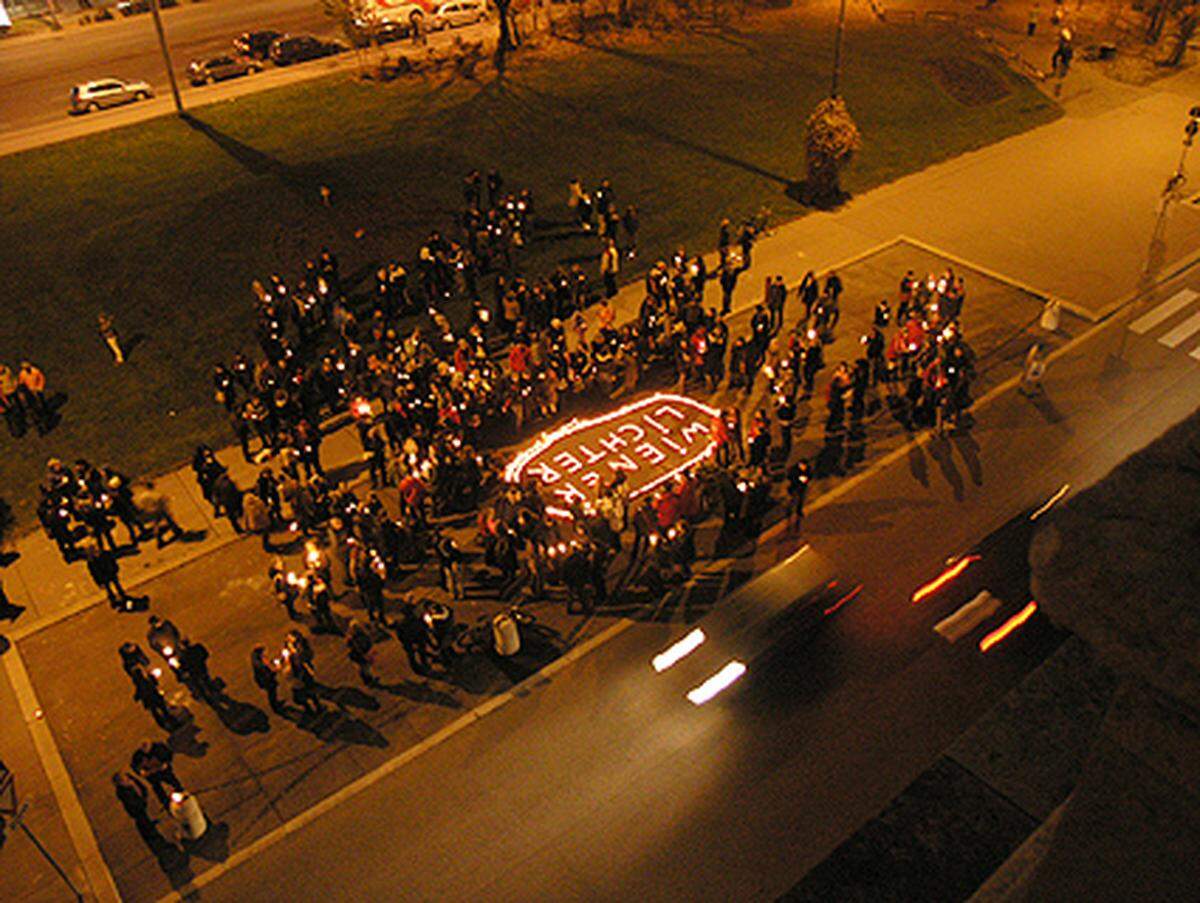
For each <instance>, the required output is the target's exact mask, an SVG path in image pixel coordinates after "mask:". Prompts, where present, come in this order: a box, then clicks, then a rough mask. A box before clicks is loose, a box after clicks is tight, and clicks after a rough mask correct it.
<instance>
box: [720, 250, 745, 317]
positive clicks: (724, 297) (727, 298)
mask: <svg viewBox="0 0 1200 903" xmlns="http://www.w3.org/2000/svg"><path fill="white" fill-rule="evenodd" d="M740 274H741V270H740V269H738V267H737V266H736V265H735V264H734V263H733V262H732V261H731V260H728V259H726V260H725V261H723V262H722V264H721V272H720V274H719V276H718V277H717V281H718V283H719V284H720V286H721V314H722V315H725V314H727V313H729V311H730V310H732V309H733V292H734V289H736V288H737V281H738V276H739V275H740Z"/></svg>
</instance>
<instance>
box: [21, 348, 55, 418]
mask: <svg viewBox="0 0 1200 903" xmlns="http://www.w3.org/2000/svg"><path fill="white" fill-rule="evenodd" d="M17 383H18V384H19V385H20V389H19V391H20V394H21V400H22V401H23V402H24V404H25V410H27V411H28V412H29V416H30V418H31V419H32V420H33V424H34V426H36V427H37V431H38V434H39V435H44V434H45V433H46V431H47V430H48V429H50V406H49V405H48V404H46V374H44V373H43V372H42V371H41V370H40V369H38V368H37V367H35V366H34V365H33V364H31V363H30V362H29V361H21V369H20V370H19V371H18V373H17Z"/></svg>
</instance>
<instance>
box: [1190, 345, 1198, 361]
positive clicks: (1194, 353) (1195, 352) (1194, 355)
mask: <svg viewBox="0 0 1200 903" xmlns="http://www.w3.org/2000/svg"><path fill="white" fill-rule="evenodd" d="M1188 357H1190V358H1194V359H1195V360H1198V361H1200V345H1197V346H1196V347H1195V348H1193V349H1192V350H1191V352H1190V353H1189V354H1188Z"/></svg>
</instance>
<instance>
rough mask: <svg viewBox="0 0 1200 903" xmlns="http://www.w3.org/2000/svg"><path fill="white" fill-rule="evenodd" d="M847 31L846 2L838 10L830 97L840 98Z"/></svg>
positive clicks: (843, 1) (843, 0)
mask: <svg viewBox="0 0 1200 903" xmlns="http://www.w3.org/2000/svg"><path fill="white" fill-rule="evenodd" d="M845 30H846V0H842V5H841V7H840V8H839V9H838V24H837V37H836V38H834V41H833V79H832V82H831V83H830V85H829V96H830V97H837V96H838V77H839V76H840V75H841V74H842V32H844V31H845Z"/></svg>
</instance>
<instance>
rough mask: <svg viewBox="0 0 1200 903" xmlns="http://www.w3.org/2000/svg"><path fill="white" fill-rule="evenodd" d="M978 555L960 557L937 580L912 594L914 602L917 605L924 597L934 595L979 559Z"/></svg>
mask: <svg viewBox="0 0 1200 903" xmlns="http://www.w3.org/2000/svg"><path fill="white" fill-rule="evenodd" d="M978 560H979V556H978V555H967V556H964V557H963V558H960V559H958V561H956V562H954V564H953V565H951V566H950V567H948V568H947V569H946V570H944V571H943V572H942V573H941V574H940V575H939V576H938V577H937V579H935V580H931V581H929V582H928V583H926V584H925V585H924V586H922V587H920V588H918V589H917V591H916V592H914V593H913V594H912V604H913V605H916V604H917V603H918V602H920V601H921V600H922V599H926V598H928V597H929V596H932V595H933V594H934V593H936V592H937V591H938V590H939V589H941V588H942V587H943V586H945V585H946V584H947V583H949V582H950V581H951V580H953V579H954V578H955V577H957V576H958V575H959V574H961V573H962V572H963V571H965V570H966V569H967V568H968V567H969V566H970V565H971V563H972V562H974V561H978Z"/></svg>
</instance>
